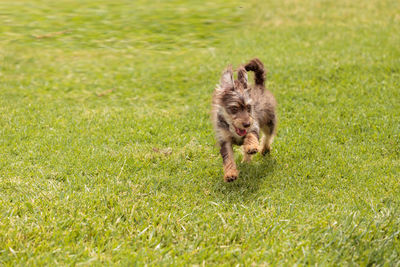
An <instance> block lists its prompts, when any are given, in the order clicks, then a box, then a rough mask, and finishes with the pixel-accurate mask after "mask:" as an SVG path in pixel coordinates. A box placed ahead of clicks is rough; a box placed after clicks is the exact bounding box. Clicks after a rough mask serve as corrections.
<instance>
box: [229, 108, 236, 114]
mask: <svg viewBox="0 0 400 267" xmlns="http://www.w3.org/2000/svg"><path fill="white" fill-rule="evenodd" d="M229 111H230V112H231V113H232V114H236V113H237V112H238V108H237V107H231V108H230V109H229Z"/></svg>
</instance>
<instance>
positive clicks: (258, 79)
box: [244, 58, 266, 86]
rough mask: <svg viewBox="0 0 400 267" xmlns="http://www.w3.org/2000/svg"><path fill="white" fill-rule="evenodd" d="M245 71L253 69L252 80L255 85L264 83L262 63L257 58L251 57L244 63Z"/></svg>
mask: <svg viewBox="0 0 400 267" xmlns="http://www.w3.org/2000/svg"><path fill="white" fill-rule="evenodd" d="M244 68H245V69H246V71H253V72H254V80H255V83H256V85H261V86H264V85H265V73H266V71H265V69H264V65H263V63H262V62H261V60H259V59H258V58H253V59H252V60H250V61H249V63H247V64H246V65H244Z"/></svg>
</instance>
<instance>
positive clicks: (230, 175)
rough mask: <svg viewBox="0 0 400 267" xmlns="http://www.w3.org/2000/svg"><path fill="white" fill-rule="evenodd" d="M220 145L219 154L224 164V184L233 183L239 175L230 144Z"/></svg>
mask: <svg viewBox="0 0 400 267" xmlns="http://www.w3.org/2000/svg"><path fill="white" fill-rule="evenodd" d="M220 145H221V150H220V153H221V156H222V161H223V164H224V180H225V182H232V181H235V180H236V179H237V177H238V174H239V173H238V171H237V169H236V164H235V157H234V155H233V149H232V144H231V143H230V142H222V143H221V144H220Z"/></svg>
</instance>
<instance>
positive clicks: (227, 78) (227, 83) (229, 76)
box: [219, 66, 234, 90]
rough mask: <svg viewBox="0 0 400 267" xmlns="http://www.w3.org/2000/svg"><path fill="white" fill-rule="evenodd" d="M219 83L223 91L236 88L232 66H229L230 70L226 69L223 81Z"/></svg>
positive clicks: (222, 77)
mask: <svg viewBox="0 0 400 267" xmlns="http://www.w3.org/2000/svg"><path fill="white" fill-rule="evenodd" d="M219 83H220V87H221V89H222V90H226V89H231V90H232V89H233V88H234V81H233V70H232V66H228V68H226V70H225V71H224V72H223V73H222V76H221V80H220V82H219Z"/></svg>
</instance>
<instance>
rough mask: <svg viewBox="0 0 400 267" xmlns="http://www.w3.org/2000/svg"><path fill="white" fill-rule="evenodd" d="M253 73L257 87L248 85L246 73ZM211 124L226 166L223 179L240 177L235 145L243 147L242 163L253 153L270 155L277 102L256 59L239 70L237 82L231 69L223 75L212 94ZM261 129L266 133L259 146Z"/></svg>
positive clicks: (261, 66)
mask: <svg viewBox="0 0 400 267" xmlns="http://www.w3.org/2000/svg"><path fill="white" fill-rule="evenodd" d="M248 71H253V72H254V80H255V84H253V85H250V84H249V83H248V78H247V72H248ZM212 103H213V107H212V121H213V124H214V129H215V134H216V138H217V141H218V144H219V146H220V153H221V156H222V160H223V165H224V180H225V181H226V182H232V181H234V180H236V179H237V177H238V174H239V173H238V170H237V168H236V164H235V161H234V155H233V149H232V145H239V146H242V148H243V155H244V156H243V161H246V162H250V161H251V157H252V155H253V154H255V153H257V152H258V151H260V152H261V153H262V155H265V154H266V153H269V152H270V150H271V143H272V141H273V138H274V136H275V133H276V121H277V118H276V114H275V108H276V101H275V98H274V96H273V95H272V93H271V92H269V91H268V90H266V89H265V69H264V65H263V63H262V62H261V61H260V60H259V59H257V58H255V59H252V60H251V61H250V62H249V63H247V64H245V65H244V66H240V67H239V68H238V69H237V80H235V79H234V78H233V70H232V67H231V66H229V67H228V68H227V69H226V70H225V71H224V72H223V73H222V76H221V80H220V83H219V84H218V85H217V86H216V88H215V91H214V95H213V102H212ZM260 130H261V132H262V133H263V137H262V140H261V146H260V145H259V137H260Z"/></svg>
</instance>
